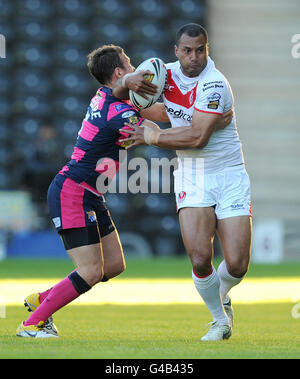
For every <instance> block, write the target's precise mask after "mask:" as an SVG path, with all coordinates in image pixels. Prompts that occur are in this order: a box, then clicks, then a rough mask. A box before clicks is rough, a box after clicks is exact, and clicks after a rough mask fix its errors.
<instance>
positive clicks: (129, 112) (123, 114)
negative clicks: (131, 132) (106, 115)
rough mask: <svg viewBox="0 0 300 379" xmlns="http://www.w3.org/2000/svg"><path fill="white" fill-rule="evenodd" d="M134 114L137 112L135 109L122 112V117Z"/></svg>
mask: <svg viewBox="0 0 300 379" xmlns="http://www.w3.org/2000/svg"><path fill="white" fill-rule="evenodd" d="M134 114H135V112H133V111H127V112H124V113H122V118H129V117H130V116H133V115H134Z"/></svg>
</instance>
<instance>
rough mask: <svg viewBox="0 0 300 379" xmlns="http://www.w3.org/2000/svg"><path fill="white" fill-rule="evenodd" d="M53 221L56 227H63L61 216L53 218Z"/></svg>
mask: <svg viewBox="0 0 300 379" xmlns="http://www.w3.org/2000/svg"><path fill="white" fill-rule="evenodd" d="M52 221H53V224H54V226H55V227H56V228H60V227H61V220H60V217H55V218H53V219H52Z"/></svg>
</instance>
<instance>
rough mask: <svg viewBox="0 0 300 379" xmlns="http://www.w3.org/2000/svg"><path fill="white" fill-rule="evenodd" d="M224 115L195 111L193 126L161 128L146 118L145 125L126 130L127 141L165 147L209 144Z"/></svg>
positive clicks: (178, 147) (193, 146)
mask: <svg viewBox="0 0 300 379" xmlns="http://www.w3.org/2000/svg"><path fill="white" fill-rule="evenodd" d="M221 119H222V115H219V114H216V113H204V112H199V111H194V114H193V121H192V125H191V126H182V127H177V128H168V129H163V130H162V129H160V128H159V126H158V125H156V124H155V123H153V122H152V121H149V120H145V121H144V122H143V127H137V126H131V125H130V126H131V127H132V129H133V130H126V132H127V133H128V134H130V137H129V138H127V139H126V141H131V142H132V144H131V145H129V146H128V148H132V147H135V146H137V145H144V144H148V145H155V146H157V147H160V148H164V149H176V150H180V149H196V148H198V149H199V148H203V147H205V146H206V145H207V143H208V141H209V138H210V136H211V134H212V133H213V131H214V130H215V129H216V126H217V125H218V124H220V122H221Z"/></svg>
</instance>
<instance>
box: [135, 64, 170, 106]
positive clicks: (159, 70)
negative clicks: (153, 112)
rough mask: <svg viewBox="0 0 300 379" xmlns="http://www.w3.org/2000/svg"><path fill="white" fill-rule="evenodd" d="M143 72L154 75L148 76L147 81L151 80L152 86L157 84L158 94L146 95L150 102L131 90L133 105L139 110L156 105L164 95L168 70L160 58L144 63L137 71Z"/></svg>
mask: <svg viewBox="0 0 300 379" xmlns="http://www.w3.org/2000/svg"><path fill="white" fill-rule="evenodd" d="M141 70H149V71H151V72H152V73H153V75H147V76H146V77H145V79H147V80H149V81H150V82H151V83H152V84H155V85H157V87H158V88H157V93H156V94H155V95H154V96H152V95H148V94H145V95H146V96H147V98H148V100H146V99H144V98H143V97H142V96H140V95H138V94H137V93H136V92H133V91H132V90H129V97H130V100H131V102H132V104H133V105H134V106H135V107H136V108H138V109H145V108H149V107H151V105H153V104H154V103H156V102H157V100H158V99H159V97H160V95H161V94H162V92H163V90H164V88H165V84H166V80H167V69H166V66H165V64H164V62H163V61H162V60H161V59H160V58H150V59H147V60H145V61H144V62H142V63H141V64H140V65H139V66H138V67H137V69H136V71H141Z"/></svg>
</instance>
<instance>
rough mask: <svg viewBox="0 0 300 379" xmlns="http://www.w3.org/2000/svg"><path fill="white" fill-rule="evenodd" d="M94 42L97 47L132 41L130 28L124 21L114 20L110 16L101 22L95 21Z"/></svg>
mask: <svg viewBox="0 0 300 379" xmlns="http://www.w3.org/2000/svg"><path fill="white" fill-rule="evenodd" d="M93 31H94V37H93V44H94V48H97V47H99V46H102V45H106V44H111V43H112V44H115V45H121V46H122V47H124V45H125V44H127V43H130V42H131V39H130V38H131V36H130V29H129V28H128V26H127V25H126V24H124V22H123V21H120V22H119V21H118V20H113V19H110V18H109V17H108V18H107V19H105V20H103V21H101V22H99V21H98V20H97V19H96V20H94V22H93Z"/></svg>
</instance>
